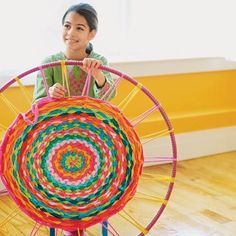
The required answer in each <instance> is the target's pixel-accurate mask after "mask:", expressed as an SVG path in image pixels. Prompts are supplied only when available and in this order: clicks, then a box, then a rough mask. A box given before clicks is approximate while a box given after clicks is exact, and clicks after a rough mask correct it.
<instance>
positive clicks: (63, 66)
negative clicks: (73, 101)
mask: <svg viewBox="0 0 236 236" xmlns="http://www.w3.org/2000/svg"><path fill="white" fill-rule="evenodd" d="M61 72H62V81H63V87H64V88H65V89H66V90H67V92H68V97H70V96H71V94H70V86H69V79H68V74H67V69H66V63H65V61H64V60H61Z"/></svg>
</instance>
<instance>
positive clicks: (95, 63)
mask: <svg viewBox="0 0 236 236" xmlns="http://www.w3.org/2000/svg"><path fill="white" fill-rule="evenodd" d="M101 65H102V63H101V62H100V61H99V60H96V59H93V58H84V60H83V66H82V69H83V70H84V71H85V72H87V73H88V70H91V71H92V76H93V77H94V78H95V80H96V82H97V84H98V86H99V87H102V86H103V85H104V84H105V83H106V79H105V77H104V75H103V73H102V71H101V70H100V69H98V68H99V66H101Z"/></svg>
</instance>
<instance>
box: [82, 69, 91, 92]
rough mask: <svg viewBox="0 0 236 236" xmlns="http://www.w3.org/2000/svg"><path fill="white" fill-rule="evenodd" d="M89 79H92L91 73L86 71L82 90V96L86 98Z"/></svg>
mask: <svg viewBox="0 0 236 236" xmlns="http://www.w3.org/2000/svg"><path fill="white" fill-rule="evenodd" d="M91 78H92V71H91V70H88V75H87V78H86V81H85V84H84V88H83V91H82V96H88V94H89V89H90V84H91Z"/></svg>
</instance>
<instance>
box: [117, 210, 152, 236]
mask: <svg viewBox="0 0 236 236" xmlns="http://www.w3.org/2000/svg"><path fill="white" fill-rule="evenodd" d="M122 212H124V213H125V214H122ZM122 212H119V213H118V214H119V215H120V216H121V217H123V218H124V219H125V220H127V221H128V222H130V223H131V224H132V225H134V226H135V227H136V228H137V229H139V230H140V231H141V232H142V233H143V234H144V235H146V234H147V233H148V230H147V229H146V228H145V227H144V226H142V225H141V224H140V223H139V222H138V221H137V220H136V219H134V217H132V216H131V215H130V214H129V213H128V212H127V211H125V210H124V209H123V210H122Z"/></svg>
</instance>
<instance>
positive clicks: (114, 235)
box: [101, 223, 120, 236]
mask: <svg viewBox="0 0 236 236" xmlns="http://www.w3.org/2000/svg"><path fill="white" fill-rule="evenodd" d="M101 224H102V226H103V227H104V228H105V229H107V231H108V232H109V233H111V235H112V236H120V235H119V234H118V233H117V232H116V231H115V230H114V231H115V234H114V233H113V232H112V231H111V230H110V229H109V228H108V227H106V225H104V224H103V223H101ZM108 224H109V223H108ZM109 225H110V224H109Z"/></svg>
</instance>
